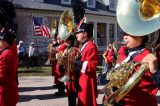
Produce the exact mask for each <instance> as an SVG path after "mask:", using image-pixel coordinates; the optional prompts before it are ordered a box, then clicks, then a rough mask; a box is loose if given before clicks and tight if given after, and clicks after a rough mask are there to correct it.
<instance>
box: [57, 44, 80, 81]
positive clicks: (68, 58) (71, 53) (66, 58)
mask: <svg viewBox="0 0 160 106" xmlns="http://www.w3.org/2000/svg"><path fill="white" fill-rule="evenodd" d="M79 56H80V51H79V50H78V49H77V48H75V47H71V48H70V49H68V48H67V49H66V50H65V51H64V52H63V53H61V54H60V59H58V64H59V65H63V66H64V67H65V71H66V73H65V75H64V76H63V77H62V78H59V79H58V80H59V81H61V82H69V81H73V80H72V78H70V72H72V71H73V70H74V61H75V59H76V58H78V57H79Z"/></svg>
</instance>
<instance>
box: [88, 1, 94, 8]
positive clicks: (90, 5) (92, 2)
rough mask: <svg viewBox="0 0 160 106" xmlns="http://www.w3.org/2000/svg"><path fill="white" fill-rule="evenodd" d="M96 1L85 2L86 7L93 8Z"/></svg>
mask: <svg viewBox="0 0 160 106" xmlns="http://www.w3.org/2000/svg"><path fill="white" fill-rule="evenodd" d="M95 5H96V1H95V0H87V7H89V8H95Z"/></svg>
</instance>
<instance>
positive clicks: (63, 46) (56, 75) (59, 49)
mask: <svg viewBox="0 0 160 106" xmlns="http://www.w3.org/2000/svg"><path fill="white" fill-rule="evenodd" d="M66 48H67V45H66V44H65V43H63V44H61V45H60V46H59V48H58V53H60V52H62V51H64V50H65V49H66ZM58 53H57V54H58ZM62 76H64V73H61V72H60V71H59V65H58V63H57V62H56V69H55V77H54V80H55V83H58V82H59V80H58V78H61V77H62Z"/></svg>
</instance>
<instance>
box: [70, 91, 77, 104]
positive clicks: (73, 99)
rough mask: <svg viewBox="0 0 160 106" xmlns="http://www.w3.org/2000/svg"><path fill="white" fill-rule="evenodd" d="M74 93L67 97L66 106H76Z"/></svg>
mask: <svg viewBox="0 0 160 106" xmlns="http://www.w3.org/2000/svg"><path fill="white" fill-rule="evenodd" d="M76 96H77V94H76V92H74V91H73V92H71V93H70V94H69V96H68V106H76Z"/></svg>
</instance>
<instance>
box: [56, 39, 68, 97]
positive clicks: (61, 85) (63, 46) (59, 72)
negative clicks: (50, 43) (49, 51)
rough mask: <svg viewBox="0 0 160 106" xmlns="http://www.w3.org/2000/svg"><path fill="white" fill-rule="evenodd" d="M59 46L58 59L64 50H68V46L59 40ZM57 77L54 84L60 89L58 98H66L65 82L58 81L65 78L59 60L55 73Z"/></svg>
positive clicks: (57, 93)
mask: <svg viewBox="0 0 160 106" xmlns="http://www.w3.org/2000/svg"><path fill="white" fill-rule="evenodd" d="M57 42H58V44H60V45H59V46H58V52H57V54H56V58H57V59H58V57H59V56H60V54H61V53H63V52H64V50H65V49H66V48H67V44H66V43H65V42H64V43H63V41H62V40H61V39H59V38H58V40H57ZM54 75H55V77H54V83H55V84H56V85H57V88H58V92H56V93H55V95H56V96H64V95H65V85H64V82H60V81H59V80H58V78H61V77H62V76H64V69H63V67H62V66H59V64H58V60H57V63H56V68H55V73H54Z"/></svg>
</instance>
